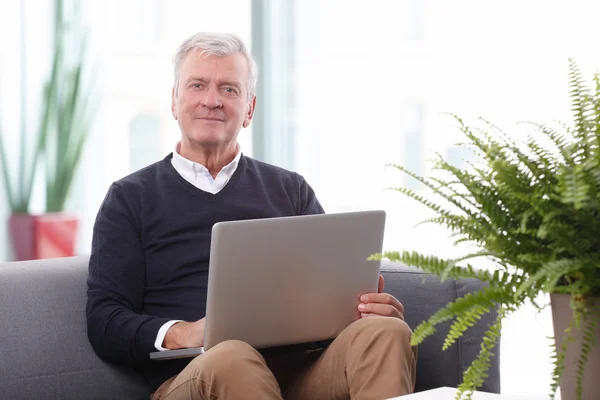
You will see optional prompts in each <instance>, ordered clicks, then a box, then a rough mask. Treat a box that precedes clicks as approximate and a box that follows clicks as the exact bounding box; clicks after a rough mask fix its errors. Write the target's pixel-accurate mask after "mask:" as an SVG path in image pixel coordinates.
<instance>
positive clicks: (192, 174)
mask: <svg viewBox="0 0 600 400" xmlns="http://www.w3.org/2000/svg"><path fill="white" fill-rule="evenodd" d="M180 148H181V142H177V145H176V146H175V151H173V158H172V159H171V164H172V165H173V168H175V170H176V171H177V172H179V175H181V176H182V177H183V179H185V180H186V181H188V182H189V183H191V184H192V185H194V186H196V187H197V188H198V189H200V190H203V191H205V192H208V193H212V194H217V193H219V192H220V191H221V189H223V188H224V187H225V185H227V182H229V180H230V179H231V177H232V176H233V174H234V173H235V170H236V169H237V166H238V164H239V162H240V157H241V156H242V152H241V150H240V147H239V145H238V149H237V154H236V155H235V158H234V159H233V161H231V162H230V163H229V164H227V165H226V166H224V167H223V168H222V169H221V170H220V171H219V173H218V174H217V177H216V178H214V179H213V177H212V175H211V174H210V172H208V169H207V168H206V167H205V166H204V165H202V164H198V163H195V162H193V161H190V160H188V159H187V158H184V157H182V156H181V155H180V154H179V149H180Z"/></svg>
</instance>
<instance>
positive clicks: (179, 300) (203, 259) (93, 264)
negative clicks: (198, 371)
mask: <svg viewBox="0 0 600 400" xmlns="http://www.w3.org/2000/svg"><path fill="white" fill-rule="evenodd" d="M171 158H172V154H169V155H168V156H167V157H165V158H164V159H163V160H161V161H159V162H157V163H155V164H152V165H150V166H148V167H146V168H144V169H142V170H140V171H138V172H135V173H133V174H131V175H129V176H127V177H125V178H123V179H121V180H119V181H117V182H115V183H113V184H112V185H111V187H110V188H109V190H108V193H107V195H106V197H105V199H104V201H103V203H102V205H101V207H100V210H99V212H98V215H97V218H96V222H95V225H94V234H93V239H92V252H91V256H90V264H89V277H88V282H87V283H88V303H87V309H86V314H87V320H88V336H89V339H90V343H91V344H92V346H93V348H94V350H96V352H97V353H98V354H99V355H100V356H101V357H102V358H104V359H107V360H110V361H115V362H119V363H142V364H146V365H145V366H144V370H146V372H147V374H146V375H147V376H148V375H149V376H148V378H149V381H150V383H151V384H152V386H156V385H157V384H160V383H161V382H160V381H161V380H164V379H167V378H169V377H170V376H166V377H164V375H166V374H168V373H172V371H171V370H172V369H173V368H171V367H168V365H172V366H175V363H170V362H163V363H154V364H153V365H151V364H150V362H149V361H147V360H149V353H150V352H152V351H156V349H155V347H154V342H155V339H156V335H157V333H158V330H159V329H160V327H161V326H162V325H163V324H165V323H166V322H168V321H170V320H174V319H177V320H185V321H196V320H198V319H201V318H203V317H204V316H205V314H206V292H207V284H208V262H209V257H210V241H211V231H212V227H213V225H214V224H215V223H217V222H221V221H233V220H246V219H256V218H271V217H285V216H293V215H306V214H320V213H324V211H323V208H322V207H321V205H320V204H319V201H318V200H317V198H316V196H315V194H314V191H313V190H312V188H311V187H310V186H309V185H308V183H307V182H306V181H305V180H304V178H303V177H302V176H300V175H299V174H297V173H294V172H290V171H287V170H285V169H283V168H279V167H276V166H273V165H270V164H266V163H263V162H260V161H257V160H254V159H252V158H249V157H246V156H244V155H242V157H241V158H240V161H239V165H238V167H237V169H236V171H235V173H234V174H233V176H232V177H231V179H230V180H229V182H228V183H227V185H226V186H225V187H224V188H223V189H222V190H221V191H219V192H218V193H217V194H211V193H208V192H205V191H202V190H200V189H198V188H197V187H195V186H194V185H192V184H191V183H190V182H188V181H186V180H185V179H184V178H183V177H182V176H181V175H180V174H179V173H178V172H177V171H176V170H175V168H174V167H173V165H172V163H171ZM235 250H236V249H232V251H235ZM187 361H188V362H189V360H187ZM180 363H181V362H180ZM158 364H161V365H160V366H159V365H158ZM177 364H179V363H177ZM175 369H179V368H175ZM148 372H149V373H148Z"/></svg>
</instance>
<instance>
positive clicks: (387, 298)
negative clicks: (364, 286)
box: [360, 293, 404, 314]
mask: <svg viewBox="0 0 600 400" xmlns="http://www.w3.org/2000/svg"><path fill="white" fill-rule="evenodd" d="M360 301H361V303H364V304H367V303H379V304H389V305H391V306H394V307H395V308H396V309H398V311H400V313H402V314H404V305H402V303H400V302H399V301H398V299H396V298H395V297H394V296H392V295H391V294H389V293H367V294H363V295H362V296H361V297H360Z"/></svg>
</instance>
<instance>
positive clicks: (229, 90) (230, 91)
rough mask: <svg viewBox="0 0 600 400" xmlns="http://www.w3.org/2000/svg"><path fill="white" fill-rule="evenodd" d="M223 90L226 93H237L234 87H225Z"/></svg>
mask: <svg viewBox="0 0 600 400" xmlns="http://www.w3.org/2000/svg"><path fill="white" fill-rule="evenodd" d="M224 90H225V92H226V93H228V94H237V89H236V88H234V87H226V88H225V89H224Z"/></svg>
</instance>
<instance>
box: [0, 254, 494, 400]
mask: <svg viewBox="0 0 600 400" xmlns="http://www.w3.org/2000/svg"><path fill="white" fill-rule="evenodd" d="M382 274H383V275H384V277H385V280H386V291H387V292H389V293H391V294H393V295H394V296H395V297H397V298H398V299H399V300H400V301H401V302H402V303H403V304H404V305H405V318H406V321H407V322H408V324H409V325H410V326H411V327H412V328H413V329H414V328H416V327H417V325H418V324H419V323H420V322H422V321H424V320H425V319H427V318H428V317H429V316H430V315H432V314H433V313H434V312H435V311H437V310H438V309H439V308H440V307H443V306H444V305H446V304H447V303H448V302H449V301H452V300H455V299H456V298H458V297H460V296H462V295H464V294H465V293H468V292H472V291H477V290H479V289H481V288H482V287H483V283H481V282H479V281H476V280H464V281H454V280H451V279H449V280H447V281H445V282H440V281H439V279H437V278H435V277H432V276H426V275H425V274H424V273H423V272H422V271H420V270H417V269H414V268H409V267H403V266H400V265H399V264H393V263H389V262H383V263H382ZM87 275H88V257H73V258H62V259H52V260H40V261H26V262H18V263H0V343H1V345H0V398H3V399H4V398H6V399H49V400H52V399H61V400H69V399H74V400H75V399H86V400H87V399H146V400H147V399H148V396H149V393H150V389H149V387H148V385H147V383H146V382H145V381H144V380H143V379H142V378H141V377H140V376H139V375H138V374H137V373H135V372H134V371H133V370H131V369H130V368H127V367H119V366H115V365H112V364H109V363H106V362H104V361H102V360H100V359H99V358H98V357H97V356H96V354H95V353H94V351H93V349H92V347H91V346H90V344H89V342H88V338H87V332H86V321H85V305H86V300H87V295H86V288H87V285H86V279H87ZM494 317H495V314H494V313H493V312H492V313H490V314H488V315H486V316H484V318H483V319H482V320H481V321H480V322H479V323H478V324H477V325H476V326H474V327H473V328H471V329H469V330H468V331H467V332H466V334H465V335H464V336H463V337H462V338H461V339H459V341H458V343H456V344H455V345H454V346H453V347H451V348H450V349H448V350H446V351H444V352H442V351H441V348H442V343H443V341H444V338H445V335H446V332H447V331H448V327H449V324H443V325H442V326H441V327H440V329H438V331H437V332H436V333H435V334H434V335H433V336H432V337H430V338H429V339H427V340H426V341H425V342H424V343H423V344H421V345H420V346H419V359H418V362H417V387H416V390H417V391H422V390H427V389H431V388H436V387H440V386H454V387H456V386H457V385H458V384H459V383H460V382H461V380H462V372H463V371H464V370H465V369H466V368H467V367H468V366H469V364H470V363H471V361H472V360H473V359H474V358H475V356H476V355H477V353H478V351H479V347H480V344H481V338H482V336H483V333H484V331H485V327H486V326H487V324H489V323H490V322H491V321H492V320H493V319H494ZM496 353H497V354H498V353H499V348H497V349H496ZM499 375H500V373H499V357H494V359H493V360H492V368H491V369H490V372H489V376H488V378H487V379H486V381H485V384H484V386H483V388H482V390H484V391H489V392H496V393H499V391H500V377H499Z"/></svg>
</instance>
